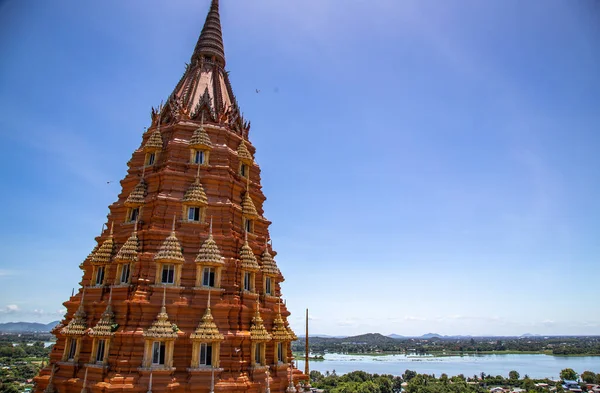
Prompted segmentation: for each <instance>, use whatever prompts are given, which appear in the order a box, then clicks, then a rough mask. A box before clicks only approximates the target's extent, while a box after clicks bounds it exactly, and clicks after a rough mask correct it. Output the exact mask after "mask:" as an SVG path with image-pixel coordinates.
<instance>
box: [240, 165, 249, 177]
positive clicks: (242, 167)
mask: <svg viewBox="0 0 600 393" xmlns="http://www.w3.org/2000/svg"><path fill="white" fill-rule="evenodd" d="M248 172H249V167H248V164H244V163H243V162H242V163H240V175H241V176H242V177H248Z"/></svg>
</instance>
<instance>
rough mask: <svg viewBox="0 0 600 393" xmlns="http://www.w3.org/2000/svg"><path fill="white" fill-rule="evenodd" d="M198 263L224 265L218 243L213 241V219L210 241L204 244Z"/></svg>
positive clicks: (209, 232) (209, 233)
mask: <svg viewBox="0 0 600 393" xmlns="http://www.w3.org/2000/svg"><path fill="white" fill-rule="evenodd" d="M196 263H201V264H204V265H223V264H224V261H223V257H222V256H221V252H220V251H219V246H217V242H215V239H213V235H212V219H211V220H210V227H209V231H208V239H206V240H205V241H204V243H202V246H201V247H200V251H199V252H198V256H196Z"/></svg>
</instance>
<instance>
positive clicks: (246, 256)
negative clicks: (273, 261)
mask: <svg viewBox="0 0 600 393" xmlns="http://www.w3.org/2000/svg"><path fill="white" fill-rule="evenodd" d="M240 261H241V267H242V269H244V270H248V271H251V272H257V271H259V270H260V266H259V265H258V262H257V261H256V256H255V255H254V252H253V251H252V248H250V245H249V244H248V234H246V240H245V241H244V245H243V246H242V249H241V250H240Z"/></svg>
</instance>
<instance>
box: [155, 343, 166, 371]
mask: <svg viewBox="0 0 600 393" xmlns="http://www.w3.org/2000/svg"><path fill="white" fill-rule="evenodd" d="M165 354H166V343H165V342H163V341H155V342H154V343H152V365H153V366H164V365H165Z"/></svg>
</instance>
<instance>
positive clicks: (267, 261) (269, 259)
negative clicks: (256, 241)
mask: <svg viewBox="0 0 600 393" xmlns="http://www.w3.org/2000/svg"><path fill="white" fill-rule="evenodd" d="M260 261H261V263H262V267H261V269H262V271H263V273H264V274H266V275H269V276H279V275H280V274H281V272H280V271H279V268H278V267H277V264H276V263H275V260H274V259H273V256H272V255H271V253H270V252H269V241H268V240H267V242H266V244H265V251H264V252H263V254H262V257H261V258H260Z"/></svg>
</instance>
